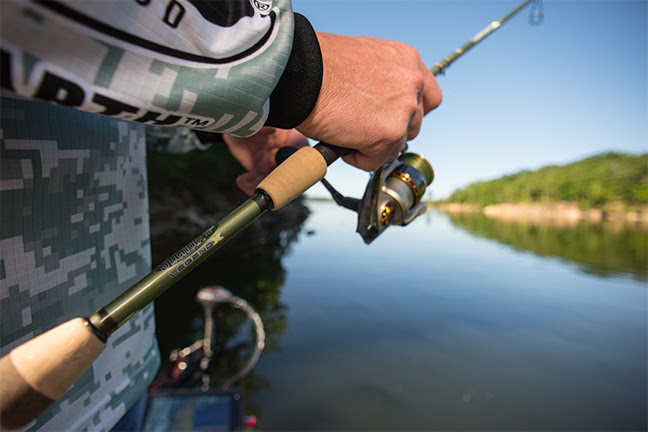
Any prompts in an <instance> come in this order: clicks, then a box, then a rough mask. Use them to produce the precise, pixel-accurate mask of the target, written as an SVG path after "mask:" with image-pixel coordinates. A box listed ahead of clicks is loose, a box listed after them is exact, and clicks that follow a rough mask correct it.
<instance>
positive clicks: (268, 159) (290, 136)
mask: <svg viewBox="0 0 648 432" xmlns="http://www.w3.org/2000/svg"><path fill="white" fill-rule="evenodd" d="M223 139H224V140H225V143H226V144H227V147H229V150H230V152H231V153H232V155H233V156H234V157H235V158H236V159H237V160H238V161H239V162H240V163H241V165H243V167H244V168H245V169H246V170H248V172H246V173H245V174H241V175H240V176H238V177H237V178H236V185H237V186H238V187H239V189H241V190H242V191H243V192H245V193H246V194H248V195H252V194H254V190H255V189H256V187H257V185H258V184H259V183H261V181H262V180H263V179H264V178H265V177H266V176H267V175H268V174H270V172H271V171H272V170H273V169H275V167H276V166H277V164H276V163H275V153H277V150H279V149H280V148H282V147H288V146H290V147H295V148H300V147H306V146H307V145H308V140H307V139H306V137H305V136H304V135H302V134H301V133H299V132H297V131H296V130H295V129H290V130H285V129H276V128H273V127H268V126H266V127H263V128H261V130H260V131H259V132H258V133H257V134H255V135H252V136H251V137H247V138H238V137H234V136H231V135H223Z"/></svg>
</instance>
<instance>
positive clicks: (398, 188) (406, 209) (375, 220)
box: [356, 153, 434, 244]
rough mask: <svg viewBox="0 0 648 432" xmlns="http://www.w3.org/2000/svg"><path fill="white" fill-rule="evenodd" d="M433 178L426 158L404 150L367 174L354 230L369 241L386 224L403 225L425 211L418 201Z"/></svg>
mask: <svg viewBox="0 0 648 432" xmlns="http://www.w3.org/2000/svg"><path fill="white" fill-rule="evenodd" d="M433 180H434V170H433V169H432V166H430V164H429V162H428V161H427V160H426V159H425V158H424V157H423V156H421V155H418V154H416V153H404V154H402V155H400V156H399V157H398V159H396V160H395V161H394V162H392V163H391V164H386V165H384V166H382V167H380V168H379V169H378V170H377V171H376V172H374V173H373V174H372V175H371V179H370V180H369V183H368V184H367V189H366V190H365V193H364V195H363V197H362V199H361V200H360V201H359V203H358V208H357V212H358V226H357V229H356V231H357V232H358V234H360V236H361V237H362V239H363V240H364V242H365V243H366V244H370V243H371V242H372V241H374V240H375V239H376V237H378V236H379V235H380V234H381V233H382V232H383V231H384V230H386V229H387V228H388V227H389V226H390V225H400V226H405V225H408V224H409V223H410V222H412V221H413V220H414V219H416V218H417V217H419V216H420V215H422V214H423V213H425V208H426V206H425V205H424V204H423V203H421V198H422V197H423V194H424V193H425V189H426V188H427V186H429V185H430V184H431V183H432V181H433Z"/></svg>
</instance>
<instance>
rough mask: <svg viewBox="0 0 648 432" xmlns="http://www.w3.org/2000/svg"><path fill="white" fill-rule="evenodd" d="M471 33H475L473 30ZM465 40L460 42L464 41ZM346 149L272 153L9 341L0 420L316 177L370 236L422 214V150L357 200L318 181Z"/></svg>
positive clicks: (94, 353) (39, 402) (45, 393)
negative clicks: (115, 289)
mask: <svg viewBox="0 0 648 432" xmlns="http://www.w3.org/2000/svg"><path fill="white" fill-rule="evenodd" d="M532 1H536V2H538V1H539V0H527V1H525V2H524V3H522V4H521V5H520V6H518V7H517V8H516V9H515V10H514V11H512V12H511V13H509V14H508V15H506V16H505V17H504V18H502V19H501V20H500V21H496V22H498V23H499V24H497V25H495V24H494V23H492V24H491V25H490V26H489V27H487V28H486V29H484V30H483V31H482V32H480V33H479V34H478V35H477V36H475V37H474V38H473V39H472V40H471V41H470V42H468V44H466V45H464V46H463V47H462V48H460V49H459V50H461V52H459V50H457V51H455V53H453V54H452V55H450V56H449V57H446V58H445V59H444V60H442V62H441V63H440V64H438V65H437V66H435V67H434V68H433V69H432V73H433V74H434V75H438V74H439V73H441V72H442V71H443V70H444V69H445V68H447V67H448V66H449V65H450V64H451V63H452V62H453V61H454V60H456V59H457V58H458V57H459V56H461V55H463V54H464V53H465V51H467V50H468V49H469V48H471V47H472V46H474V45H476V44H477V43H479V42H480V41H481V40H483V39H484V38H485V37H486V36H487V35H488V34H490V33H492V32H493V31H494V30H495V29H497V28H498V27H499V26H501V24H502V23H504V22H505V21H506V20H508V19H510V18H511V17H512V16H513V15H515V14H517V13H518V12H519V11H520V10H522V9H523V8H524V7H525V6H527V5H528V4H529V3H531V2H532ZM478 36H479V37H478ZM466 47H467V48H466ZM350 152H351V150H350V149H347V148H342V147H337V146H334V145H330V144H326V143H319V144H317V145H315V146H314V147H304V148H301V149H299V150H295V149H288V150H286V151H282V152H278V153H277V159H278V160H277V162H278V166H277V168H276V169H275V170H273V171H272V172H271V173H270V175H268V177H266V178H265V179H264V180H263V181H262V182H261V183H260V184H259V186H258V188H257V190H256V192H255V194H254V195H253V196H252V197H251V198H249V199H248V200H247V201H245V202H244V203H243V204H241V205H240V206H239V207H238V208H236V209H235V210H234V211H232V212H231V213H230V214H229V215H227V216H226V217H225V218H224V219H222V220H221V221H220V222H218V223H217V224H216V225H214V226H212V227H211V228H209V229H208V230H207V231H205V232H204V233H202V234H201V235H200V236H198V237H197V238H195V239H194V240H193V241H191V242H190V243H189V244H188V245H186V246H185V247H183V248H182V249H180V250H179V251H178V252H176V253H175V254H174V255H172V256H171V257H169V258H168V259H167V260H165V261H164V262H163V263H162V264H160V265H159V266H158V267H156V268H155V269H154V270H153V271H151V272H150V273H149V274H148V275H146V276H144V278H142V279H141V280H140V281H139V282H137V283H136V284H135V285H133V286H132V287H130V288H129V289H127V290H126V291H125V292H124V293H122V294H121V295H119V296H118V297H117V298H115V299H114V300H113V301H111V302H110V303H108V304H107V305H105V306H104V307H102V308H101V309H99V310H98V311H97V312H96V313H95V314H93V315H92V316H90V317H89V318H75V319H72V320H71V321H68V322H66V323H64V324H61V325H59V326H58V327H55V328H53V329H52V330H50V331H48V332H46V333H43V334H41V335H39V336H37V337H36V338H34V339H32V340H30V341H28V342H26V343H24V344H22V345H20V346H18V347H16V348H14V349H13V350H12V351H11V352H10V353H9V354H8V355H6V356H4V357H2V358H1V359H0V376H1V377H2V387H1V388H0V427H2V428H6V429H16V428H19V427H22V426H24V425H26V424H27V423H29V422H30V421H32V420H33V419H35V418H36V417H37V416H38V415H39V414H40V413H41V412H43V411H44V410H45V409H46V408H47V407H48V406H49V405H50V404H51V403H52V402H54V401H55V400H57V399H58V398H60V397H61V396H63V394H64V393H65V392H66V391H67V390H68V389H69V388H70V387H71V386H72V384H74V382H76V381H77V380H78V379H79V378H80V377H81V375H82V374H83V373H84V372H85V371H86V370H87V369H88V368H89V367H90V366H91V365H92V363H93V362H94V361H95V360H96V359H97V357H99V355H100V354H101V352H102V351H103V349H104V348H105V344H106V341H107V339H108V337H109V336H110V335H111V334H112V333H114V332H115V331H116V330H117V329H118V328H120V327H121V326H122V325H123V324H125V323H126V322H127V321H128V320H129V319H130V318H131V317H133V316H134V315H135V314H137V313H138V312H139V311H140V310H142V309H143V308H144V307H145V306H147V305H148V304H150V303H151V302H153V301H154V300H155V299H157V298H158V297H159V296H160V295H162V294H163V293H164V292H165V291H166V290H167V289H169V288H170V287H171V286H172V285H174V284H175V283H177V282H178V281H179V280H180V279H181V278H182V277H184V276H185V275H187V274H188V273H189V272H190V271H191V270H193V269H194V268H196V267H197V266H198V265H200V264H201V263H202V262H203V261H205V260H206V259H207V258H208V257H209V256H210V255H211V254H213V253H214V252H215V251H216V250H218V249H219V248H221V247H222V246H223V245H224V244H225V243H226V242H227V241H229V240H230V239H231V238H232V237H234V236H235V235H236V234H237V233H239V232H240V231H242V230H243V229H244V228H245V227H247V226H248V225H249V224H250V223H252V222H253V221H254V220H256V219H257V218H258V217H260V216H261V215H263V214H264V213H266V212H267V211H268V210H277V209H279V208H281V207H283V206H284V205H286V204H288V203H289V202H291V201H292V200H293V199H295V198H297V197H298V196H299V195H301V194H302V193H303V192H305V191H306V190H307V189H309V188H310V187H311V186H313V185H314V184H315V183H317V182H319V181H323V182H324V185H325V186H326V187H327V189H329V191H331V194H332V195H333V197H334V199H335V201H336V202H337V203H338V204H339V205H342V206H343V207H345V208H348V209H351V210H354V211H356V212H357V213H358V230H357V231H358V232H359V233H360V235H361V236H362V237H363V239H364V241H365V242H366V243H371V241H373V240H374V239H375V238H376V237H377V236H378V235H379V234H380V233H382V232H383V231H384V230H385V229H386V228H388V227H389V226H391V225H407V224H408V223H410V222H411V221H412V220H414V219H415V218H416V217H418V216H420V215H421V214H423V212H424V211H425V206H424V205H423V204H422V203H421V198H422V196H423V194H424V192H425V188H426V187H427V186H429V185H430V184H431V183H432V181H433V179H434V171H433V170H432V167H431V166H430V164H429V163H428V162H427V160H425V158H423V157H422V156H420V155H418V154H415V153H404V154H401V155H400V156H399V157H398V159H396V161H394V162H392V163H390V164H386V165H385V166H383V167H381V168H380V169H379V170H377V171H376V172H375V173H374V174H373V175H372V177H371V179H370V181H369V184H368V185H367V190H366V191H365V194H364V196H363V198H362V199H354V198H346V197H344V196H342V195H341V194H339V192H337V191H335V189H333V187H332V186H331V185H330V184H329V183H328V182H326V180H324V176H325V174H326V171H327V167H328V166H330V165H331V164H332V163H333V162H335V161H336V160H337V159H338V158H340V157H342V156H345V155H347V154H348V153H350Z"/></svg>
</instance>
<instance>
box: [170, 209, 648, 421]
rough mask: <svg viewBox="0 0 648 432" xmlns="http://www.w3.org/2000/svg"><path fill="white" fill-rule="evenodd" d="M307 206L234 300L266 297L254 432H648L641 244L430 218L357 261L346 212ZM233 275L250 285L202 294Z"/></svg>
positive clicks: (633, 236) (582, 232)
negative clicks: (277, 253) (293, 231)
mask: <svg viewBox="0 0 648 432" xmlns="http://www.w3.org/2000/svg"><path fill="white" fill-rule="evenodd" d="M308 207H309V208H310V209H311V211H312V214H311V216H310V217H309V218H308V219H307V220H306V222H305V224H304V226H303V228H302V230H301V232H299V234H298V236H297V239H296V240H295V241H293V242H292V244H291V245H290V246H289V247H288V248H287V249H284V250H283V258H281V262H280V264H279V263H276V265H275V266H274V267H276V268H274V267H273V269H272V271H268V272H267V273H268V274H272V275H274V276H272V277H271V278H270V280H269V281H267V282H266V281H264V280H259V281H258V282H256V281H255V282H254V285H252V284H253V282H250V281H248V282H245V284H247V285H249V286H247V285H246V286H247V288H245V290H244V292H243V293H240V295H241V296H242V297H244V298H247V299H248V300H251V299H250V298H249V297H250V296H256V295H258V293H259V292H260V290H261V292H262V293H265V294H263V295H264V296H266V297H267V299H266V300H262V301H260V300H258V299H257V302H256V305H255V307H257V309H259V308H261V309H264V310H265V312H262V315H263V316H264V319H266V321H267V322H266V330H267V331H268V334H269V345H270V348H269V349H268V350H267V351H266V353H265V354H264V355H263V356H262V358H261V361H260V362H259V364H258V366H257V368H256V369H255V371H254V374H253V375H252V376H251V377H250V379H249V380H248V381H247V383H244V386H245V388H246V392H247V394H248V401H247V403H248V406H250V407H253V408H254V412H255V413H256V414H257V415H258V417H259V421H260V427H261V429H262V430H555V431H558V430H560V431H563V430H587V431H590V430H646V427H647V405H648V398H647V382H648V373H647V368H648V367H647V345H648V339H647V337H648V335H647V292H648V287H647V284H646V279H647V276H648V270H647V269H646V265H648V262H647V258H646V249H647V246H646V243H647V241H648V240H647V235H646V231H645V229H644V230H639V231H636V230H632V229H628V228H627V227H626V228H623V227H621V228H619V227H615V228H614V227H613V228H609V229H608V228H605V227H603V228H602V227H589V226H582V225H581V226H578V227H575V228H551V227H534V226H525V225H519V224H505V223H501V222H500V223H497V222H494V221H492V220H490V219H483V216H478V215H473V216H474V217H472V218H471V217H470V216H461V217H453V218H452V219H451V218H450V217H449V216H447V215H445V214H442V213H439V212H437V211H431V212H429V213H428V214H426V215H424V216H422V217H420V218H419V219H417V220H416V221H415V222H414V223H413V224H412V225H410V226H408V227H406V228H400V227H394V228H392V229H390V230H388V231H387V232H385V233H384V234H383V235H382V236H381V237H379V238H378V239H377V240H376V241H375V242H374V243H373V244H372V245H370V246H366V245H364V243H363V242H362V240H361V238H360V237H359V236H358V235H357V234H355V233H354V231H355V223H356V221H355V217H354V214H353V213H351V212H349V211H347V210H344V209H340V208H338V207H335V206H334V205H333V204H329V203H322V202H309V203H308ZM262 262H264V261H262V260H260V259H254V260H253V261H251V262H250V263H249V265H248V268H249V269H253V268H254V269H256V268H258V267H263V265H262V264H261V263H262ZM236 272H242V273H241V274H243V275H244V278H254V277H256V278H257V279H258V278H261V276H255V275H250V274H249V271H241V270H240V269H238V270H236V271H234V272H232V271H230V272H229V275H230V280H228V281H226V283H223V282H221V281H218V280H214V281H210V282H209V283H222V284H223V285H226V284H229V285H226V286H227V287H228V288H230V289H232V290H233V291H237V289H236V286H234V285H236V284H237V283H238V282H237V281H236V279H232V277H233V276H232V274H233V273H236ZM188 283H191V281H189V282H188ZM195 283H196V284H197V285H196V287H197V286H198V285H200V284H202V285H203V286H204V285H205V284H206V282H198V281H196V282H195ZM241 283H242V284H243V282H241ZM268 286H272V287H274V288H273V289H270V290H268ZM194 289H197V288H194ZM264 290H265V291H264ZM246 293H247V294H246ZM170 298H171V297H169V299H170ZM178 298H179V297H178ZM187 298H190V296H187V295H186V294H185V299H187ZM264 298H265V297H264ZM189 301H190V300H189ZM251 302H252V303H254V301H251ZM174 307H175V308H176V309H177V303H176V305H174ZM163 309H164V308H163V307H160V308H158V311H159V312H160V313H161V314H163V313H164V310H163ZM195 310H196V317H199V311H198V310H197V309H195ZM196 320H198V321H199V318H196ZM162 322H164V320H162ZM162 326H164V324H163V323H161V321H160V318H158V328H159V329H158V330H159V331H158V332H159V334H164V333H165V331H164V329H163V328H161V327H162ZM167 333H168V332H167ZM194 333H195V334H196V335H197V334H199V325H196V324H195V323H194ZM160 343H161V346H162V348H163V352H164V351H165V344H174V343H175V344H176V345H177V344H178V343H179V342H178V341H176V340H173V341H172V342H168V343H166V342H165V341H163V340H161V341H160Z"/></svg>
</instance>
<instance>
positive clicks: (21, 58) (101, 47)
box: [0, 0, 321, 136]
mask: <svg viewBox="0 0 648 432" xmlns="http://www.w3.org/2000/svg"><path fill="white" fill-rule="evenodd" d="M0 19H1V24H2V25H1V30H0V32H1V36H2V38H1V41H2V42H1V48H2V51H1V66H2V69H1V81H2V82H1V84H2V88H4V89H7V90H10V91H12V92H15V93H17V94H19V95H22V96H26V97H33V98H37V99H43V100H47V101H50V102H55V103H58V104H61V105H65V106H70V107H75V108H79V109H82V110H84V111H89V112H93V113H99V114H105V115H109V116H113V117H117V118H120V119H125V120H131V121H135V122H139V123H144V124H150V125H159V126H183V127H188V128H191V129H195V130H203V131H210V132H221V133H228V134H232V135H237V136H248V135H251V134H253V133H255V132H256V131H258V130H259V129H260V128H261V127H262V126H263V125H264V124H266V123H267V122H268V117H269V115H270V113H271V106H272V115H271V116H270V117H271V120H272V121H271V123H272V124H271V125H277V126H284V127H285V126H296V125H297V124H299V123H300V122H301V121H303V120H304V119H305V118H306V117H305V116H307V115H308V114H309V113H310V109H312V107H313V106H314V103H315V101H316V98H317V95H318V93H319V84H321V56H320V54H319V46H318V45H317V43H316V38H315V35H314V32H313V31H312V28H311V27H310V25H309V24H308V22H307V21H305V19H304V18H303V17H301V16H297V15H295V14H293V13H292V11H291V4H290V0H227V1H210V0H104V1H94V0H76V1H70V0H61V1H33V2H26V1H20V0H10V1H3V2H2V14H0ZM296 23H297V25H296ZM296 28H298V29H299V33H300V35H301V34H303V38H305V39H307V40H308V42H307V43H306V44H305V45H304V44H301V43H300V44H298V45H299V47H300V48H299V49H298V50H296V51H298V52H294V51H295V50H293V36H294V33H295V29H296ZM300 38H302V36H300ZM313 41H315V42H313ZM313 45H314V46H315V48H313ZM313 59H314V60H313ZM318 59H319V65H318ZM289 60H290V61H291V62H293V63H296V62H300V63H305V64H306V66H304V65H303V64H302V65H299V67H297V68H295V67H290V66H288V67H287V65H288V63H289ZM310 63H314V64H315V67H314V68H313V67H312V66H309V64H310ZM318 67H319V69H318ZM287 71H288V73H286V72H287ZM309 74H311V75H312V78H311V76H310V75H309ZM284 75H285V77H284V78H283V80H284V81H285V83H284V84H283V85H280V80H281V79H282V76H284ZM304 75H305V78H300V79H297V81H300V82H308V81H310V82H314V83H315V84H314V85H313V84H311V85H310V86H309V88H311V89H310V91H309V93H308V96H307V97H306V98H305V99H304V98H302V100H305V102H302V103H297V104H296V105H295V106H297V108H296V110H297V112H295V108H294V107H292V106H290V105H291V104H289V103H286V102H287V101H288V99H287V98H286V94H287V93H288V92H287V90H286V87H287V86H291V85H297V87H298V90H299V83H297V84H294V81H295V77H299V76H304ZM318 80H319V81H318ZM313 87H314V88H313ZM295 93H296V94H299V93H300V92H299V91H297V92H295ZM273 100H276V101H277V103H274V102H273ZM273 119H274V120H273Z"/></svg>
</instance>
